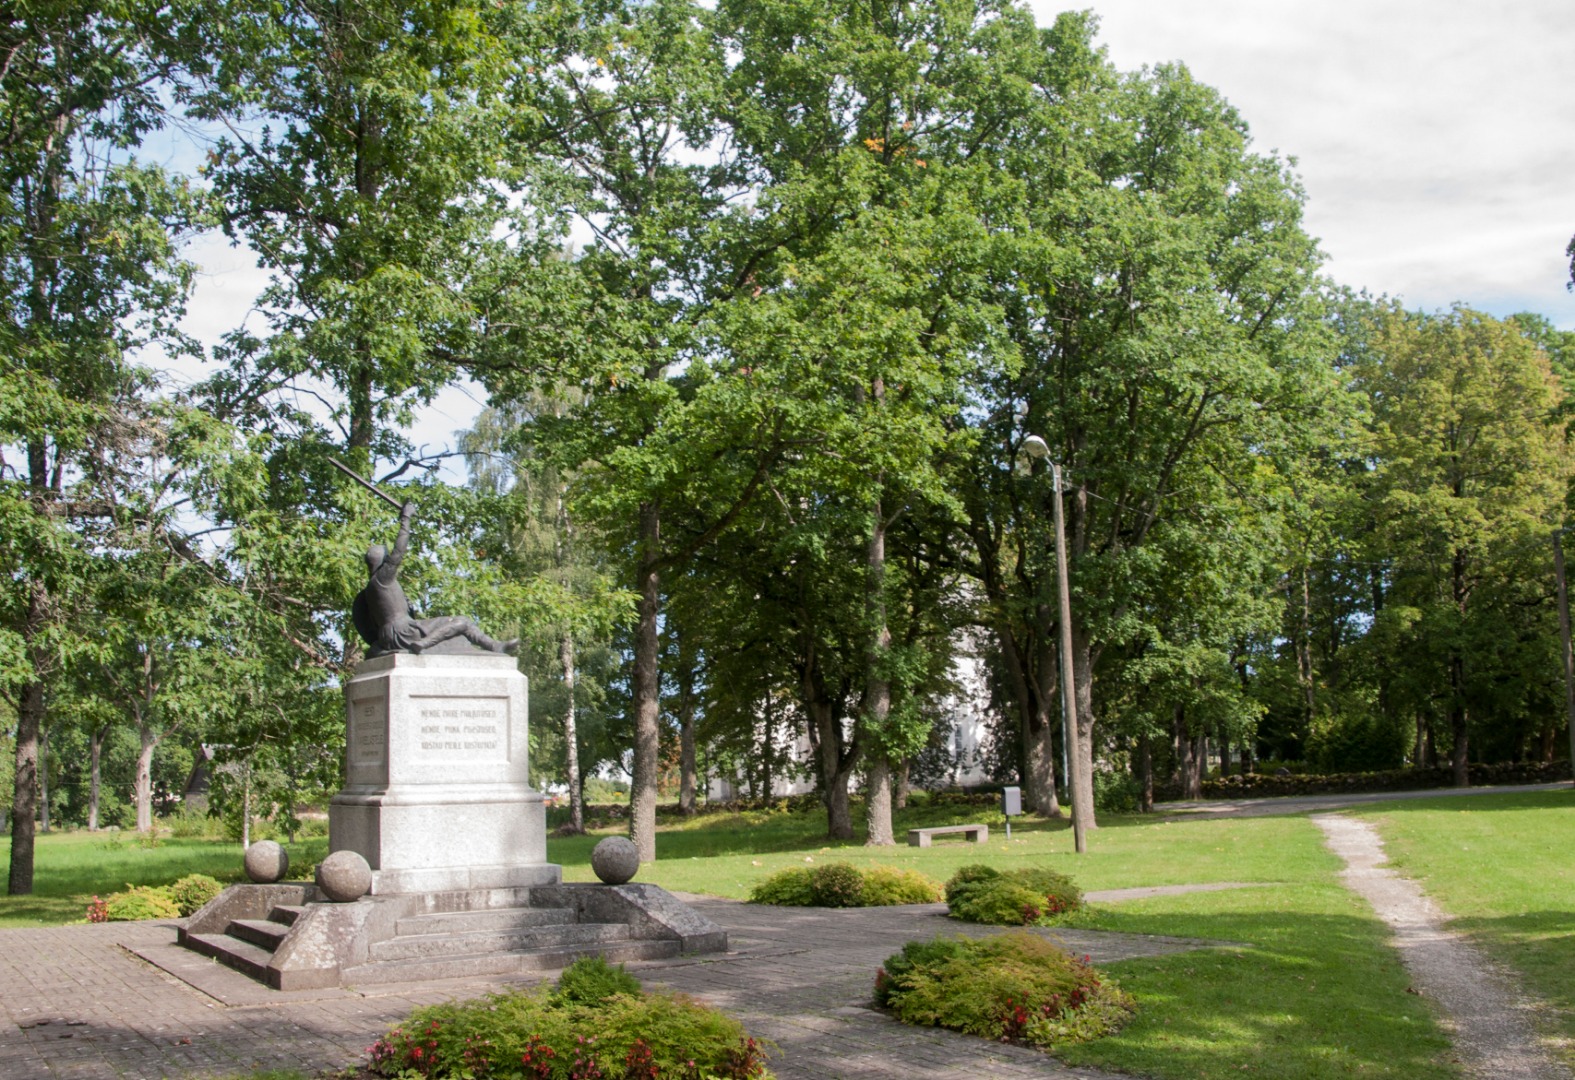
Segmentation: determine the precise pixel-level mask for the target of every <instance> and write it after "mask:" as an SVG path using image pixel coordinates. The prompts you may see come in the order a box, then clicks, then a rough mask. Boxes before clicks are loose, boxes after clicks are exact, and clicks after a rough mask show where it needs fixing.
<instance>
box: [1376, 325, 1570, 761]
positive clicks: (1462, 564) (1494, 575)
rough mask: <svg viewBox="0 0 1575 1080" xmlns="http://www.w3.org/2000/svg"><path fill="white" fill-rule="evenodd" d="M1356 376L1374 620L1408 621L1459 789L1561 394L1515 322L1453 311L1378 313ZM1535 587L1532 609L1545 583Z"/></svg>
mask: <svg viewBox="0 0 1575 1080" xmlns="http://www.w3.org/2000/svg"><path fill="white" fill-rule="evenodd" d="M1355 375H1356V384H1357V386H1358V388H1359V389H1360V390H1361V391H1362V392H1364V393H1365V394H1366V395H1367V396H1368V398H1369V399H1370V401H1371V402H1372V410H1373V426H1374V437H1375V443H1374V453H1375V456H1376V458H1377V460H1378V466H1377V468H1376V470H1375V473H1374V476H1373V477H1372V481H1371V483H1372V487H1371V489H1370V490H1371V494H1370V496H1369V498H1370V499H1371V504H1372V507H1373V516H1374V519H1375V523H1376V528H1377V530H1378V532H1379V535H1380V536H1381V538H1382V544H1383V548H1384V549H1385V550H1386V551H1388V552H1389V553H1390V557H1391V559H1392V560H1393V562H1392V569H1391V571H1390V574H1391V579H1390V583H1389V596H1388V599H1387V604H1386V612H1387V618H1390V619H1404V620H1405V621H1406V622H1407V623H1409V624H1410V626H1411V630H1410V633H1409V634H1408V635H1407V636H1408V637H1410V638H1411V639H1412V641H1413V642H1414V643H1415V644H1416V645H1418V646H1421V648H1420V651H1417V650H1413V651H1412V652H1411V664H1412V665H1413V671H1417V670H1429V669H1430V670H1433V671H1436V672H1437V673H1438V675H1439V676H1440V679H1441V682H1442V683H1443V685H1444V686H1445V687H1446V688H1447V693H1446V695H1445V697H1444V701H1443V711H1444V713H1445V716H1446V718H1447V722H1448V736H1449V742H1450V761H1451V764H1452V766H1453V769H1454V774H1455V783H1456V784H1458V785H1460V786H1462V787H1464V786H1466V785H1467V784H1468V783H1469V782H1470V775H1469V771H1468V768H1467V766H1468V764H1469V755H1470V731H1471V725H1470V717H1471V714H1472V710H1473V705H1474V704H1475V705H1476V706H1478V707H1479V708H1482V707H1487V708H1485V709H1484V711H1491V708H1490V706H1489V700H1490V698H1491V696H1492V688H1493V686H1494V685H1495V683H1496V682H1498V681H1499V680H1497V679H1495V677H1494V676H1495V671H1494V667H1495V666H1496V665H1495V664H1494V663H1493V660H1492V658H1493V657H1494V656H1495V655H1502V652H1503V649H1502V643H1504V642H1505V641H1506V640H1514V632H1513V630H1511V629H1509V628H1508V627H1506V625H1505V623H1504V622H1503V618H1502V617H1503V615H1504V614H1505V613H1506V610H1505V607H1504V600H1506V599H1507V598H1508V594H1507V592H1506V587H1507V586H1509V585H1510V583H1511V582H1515V581H1526V580H1527V577H1528V575H1527V574H1526V572H1525V570H1524V569H1521V568H1519V567H1517V566H1516V565H1515V564H1516V562H1517V561H1521V560H1528V561H1530V562H1531V563H1532V564H1533V565H1535V566H1537V567H1544V566H1545V565H1546V562H1547V551H1546V548H1547V543H1546V537H1547V530H1548V529H1549V528H1550V527H1552V526H1553V525H1554V524H1556V523H1557V522H1558V521H1559V520H1561V518H1562V507H1563V502H1564V498H1565V493H1566V490H1567V485H1568V479H1569V476H1570V470H1571V463H1570V455H1569V452H1568V448H1567V445H1566V440H1565V433H1564V427H1563V423H1562V418H1561V417H1560V415H1559V405H1560V402H1561V399H1562V392H1561V390H1560V387H1559V385H1558V382H1557V379H1556V378H1555V377H1554V375H1553V372H1552V370H1551V368H1550V365H1549V361H1548V357H1547V355H1546V354H1545V353H1543V352H1542V351H1541V350H1540V349H1538V348H1537V347H1536V346H1535V345H1534V344H1533V343H1532V342H1531V341H1529V340H1527V338H1526V337H1525V336H1524V335H1523V334H1521V333H1520V332H1519V330H1518V328H1517V327H1516V326H1515V324H1513V323H1503V322H1499V321H1498V320H1496V319H1492V318H1490V317H1489V316H1486V315H1482V314H1480V313H1478V312H1474V311H1471V310H1470V309H1468V308H1463V307H1457V308H1455V309H1454V310H1453V311H1451V312H1450V313H1448V314H1447V315H1437V316H1426V315H1413V314H1406V313H1404V312H1402V311H1399V310H1397V309H1394V308H1391V309H1389V310H1387V311H1381V312H1380V313H1379V315H1378V322H1377V326H1376V329H1375V332H1374V334H1373V338H1372V342H1371V348H1370V352H1369V353H1368V356H1367V361H1366V362H1365V363H1364V364H1363V365H1362V366H1361V367H1360V368H1359V369H1358V370H1357V372H1356V373H1355ZM1538 576H1543V575H1538ZM1535 593H1541V594H1543V595H1542V596H1541V598H1540V599H1542V600H1544V601H1545V599H1546V595H1545V594H1546V589H1545V588H1537V589H1535V590H1534V594H1535ZM1513 606H1514V605H1513V603H1511V604H1510V605H1509V607H1510V609H1511V610H1512V609H1513ZM1506 635H1507V636H1506Z"/></svg>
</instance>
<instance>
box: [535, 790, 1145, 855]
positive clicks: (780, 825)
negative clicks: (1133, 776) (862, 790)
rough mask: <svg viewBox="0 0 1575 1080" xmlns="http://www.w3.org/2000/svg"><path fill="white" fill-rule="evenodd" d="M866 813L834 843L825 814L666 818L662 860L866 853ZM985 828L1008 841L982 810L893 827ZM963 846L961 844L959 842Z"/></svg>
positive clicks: (920, 816) (1116, 820) (572, 846)
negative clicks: (853, 850) (849, 836)
mask: <svg viewBox="0 0 1575 1080" xmlns="http://www.w3.org/2000/svg"><path fill="white" fill-rule="evenodd" d="M863 817H864V815H863V808H862V806H860V805H858V804H857V803H855V805H854V813H853V819H854V821H855V823H856V824H855V826H854V835H853V839H851V840H831V839H828V838H827V836H826V815H825V812H824V811H814V810H811V811H750V812H745V813H735V814H716V815H700V816H698V817H694V818H687V819H686V818H664V819H661V820H659V821H658V823H657V834H658V836H659V837H660V849H661V855H662V858H664V859H705V858H712V857H715V856H725V855H771V854H776V853H780V852H788V851H805V850H811V851H812V850H818V849H822V848H825V849H829V850H832V851H836V850H838V849H846V848H863V846H864V840H865V837H866V836H867V835H868V833H867V831H866V830H865V828H864V824H863ZM1157 820H1158V818H1156V817H1154V816H1146V815H1139V814H1120V815H1118V814H1110V815H1105V816H1102V817H1101V818H1100V819H1099V822H1100V827H1101V828H1107V829H1126V828H1131V827H1134V826H1143V825H1151V824H1153V823H1155V822H1156V821H1157ZM965 824H983V825H988V826H989V827H990V833H991V837H992V838H995V837H997V836H1003V835H1004V833H1005V828H1006V819H1005V818H1004V817H1002V815H1001V812H1000V811H999V810H996V809H993V808H986V807H977V806H916V807H910V808H908V809H905V810H899V811H898V812H897V813H896V814H894V815H893V818H892V828H893V831H894V832H895V834H896V837H897V843H898V845H899V846H901V845H904V844H905V843H906V841H907V835H906V834H907V830H909V829H918V828H932V827H936V826H944V825H965ZM1071 827H1072V826H1071V822H1070V821H1069V820H1068V819H1066V818H1040V817H1018V818H1013V819H1012V832H1013V834H1014V835H1018V834H1023V833H1034V834H1037V833H1047V834H1054V833H1061V832H1067V831H1069V830H1070V829H1071ZM623 832H624V829H623V828H622V827H615V828H611V829H603V830H600V831H598V832H595V833H590V834H587V835H585V836H563V837H553V838H552V839H551V844H552V852H551V855H550V856H549V857H550V858H551V859H552V861H553V862H557V863H561V864H563V865H565V866H578V865H585V866H589V865H590V858H591V849H592V848H593V847H595V846H596V844H597V842H598V841H600V840H601V839H602V838H603V837H605V836H610V835H622V834H623ZM958 842H959V843H960V842H961V841H958Z"/></svg>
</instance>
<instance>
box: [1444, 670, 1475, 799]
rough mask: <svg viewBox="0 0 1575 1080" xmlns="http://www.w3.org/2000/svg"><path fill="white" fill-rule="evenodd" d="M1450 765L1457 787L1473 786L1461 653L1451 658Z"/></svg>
mask: <svg viewBox="0 0 1575 1080" xmlns="http://www.w3.org/2000/svg"><path fill="white" fill-rule="evenodd" d="M1449 690H1450V702H1449V734H1450V737H1451V739H1452V740H1453V744H1452V745H1451V746H1450V748H1449V764H1450V765H1451V766H1453V767H1454V770H1455V786H1456V787H1470V786H1471V769H1470V765H1469V764H1468V761H1467V756H1466V737H1467V734H1466V724H1467V720H1468V717H1467V716H1466V703H1465V699H1464V696H1463V695H1464V694H1465V660H1464V658H1463V657H1461V656H1460V654H1459V653H1456V654H1455V655H1453V656H1451V657H1450V658H1449Z"/></svg>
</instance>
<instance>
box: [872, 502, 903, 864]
mask: <svg viewBox="0 0 1575 1080" xmlns="http://www.w3.org/2000/svg"><path fill="white" fill-rule="evenodd" d="M883 513H884V512H883V511H882V509H881V501H880V499H879V498H877V499H876V500H875V506H874V511H873V514H872V517H871V525H870V540H869V547H868V549H867V551H866V554H865V570H866V571H867V575H868V576H867V579H866V585H865V588H866V589H867V590H868V591H867V592H866V593H865V611H866V613H867V614H868V618H869V626H870V635H871V637H870V647H869V651H868V653H867V654H866V656H865V664H866V665H867V666H866V669H865V681H864V725H865V729H866V730H867V731H868V732H869V738H870V740H871V743H872V750H871V753H870V755H869V757H870V769H869V776H868V780H867V799H866V802H865V804H864V823H865V825H866V826H867V828H868V835H867V837H866V838H865V841H864V842H865V843H866V844H868V845H870V846H871V847H885V846H887V845H890V844H895V843H896V842H897V840H896V837H894V836H893V835H892V831H891V762H890V759H889V758H888V757H887V756H886V748H885V746H884V745H883V740H884V738H885V734H886V723H887V720H888V719H889V718H890V716H891V681H890V680H889V679H888V678H887V676H886V654H887V653H889V652H890V651H891V628H890V627H889V626H887V625H886V519H885V517H884V516H883Z"/></svg>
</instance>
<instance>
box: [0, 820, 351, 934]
mask: <svg viewBox="0 0 1575 1080" xmlns="http://www.w3.org/2000/svg"><path fill="white" fill-rule="evenodd" d="M287 849H288V851H289V852H290V862H291V865H293V866H309V865H311V864H313V863H315V862H317V861H318V860H320V859H321V858H322V857H323V856H324V855H326V854H328V840H327V838H326V837H318V838H316V839H313V840H303V841H302V842H301V843H298V844H295V845H287ZM10 864H11V840H10V838H9V837H6V838H5V839H3V840H0V866H10ZM187 874H208V875H210V876H212V877H216V878H218V879H219V880H220V881H226V882H228V881H239V880H241V878H242V877H243V874H242V871H241V846H240V845H239V844H236V843H224V842H220V841H215V840H197V839H175V838H171V837H160V838H159V840H158V843H157V845H149V844H147V843H145V842H144V841H142V840H140V839H139V838H138V836H137V834H136V833H129V832H118V833H111V832H98V833H90V832H54V833H49V834H47V835H41V836H39V837H38V846H37V848H36V849H35V852H34V860H33V895H31V896H0V927H15V926H59V925H61V924H62V923H71V922H82V921H83V920H84V919H85V918H86V912H87V905H88V902H89V900H91V899H92V897H93V895H94V894H98V895H100V896H103V895H106V894H108V893H112V892H118V891H119V890H121V889H124V888H125V887H126V886H127V885H168V884H169V883H170V882H172V881H174V880H175V879H177V878H180V877H184V876H185V875H187Z"/></svg>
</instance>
